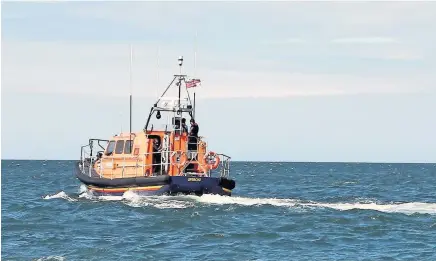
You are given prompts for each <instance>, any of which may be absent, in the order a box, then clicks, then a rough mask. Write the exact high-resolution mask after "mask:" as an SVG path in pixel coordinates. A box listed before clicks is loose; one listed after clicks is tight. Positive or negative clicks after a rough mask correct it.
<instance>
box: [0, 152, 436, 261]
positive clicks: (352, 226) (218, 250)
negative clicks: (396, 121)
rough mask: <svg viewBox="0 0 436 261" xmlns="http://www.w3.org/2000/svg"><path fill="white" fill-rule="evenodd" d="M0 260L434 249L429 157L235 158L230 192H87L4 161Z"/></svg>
mask: <svg viewBox="0 0 436 261" xmlns="http://www.w3.org/2000/svg"><path fill="white" fill-rule="evenodd" d="M1 169H2V187H1V188H2V205H1V207H2V260H34V259H35V260H36V259H39V260H436V187H435V185H436V164H351V163H244V162H237V163H234V164H233V167H232V172H231V175H232V176H233V177H234V178H235V179H236V182H237V188H236V189H235V190H234V196H233V197H221V196H203V197H195V196H192V197H191V196H180V197H139V196H137V195H135V194H133V193H126V194H125V195H124V196H123V197H118V198H113V199H112V200H110V199H109V198H92V197H91V196H89V194H88V193H87V192H86V191H85V189H84V187H83V186H81V185H80V183H79V182H78V181H77V180H76V179H75V178H74V177H73V175H72V170H73V162H71V161H6V160H3V161H2V168H1Z"/></svg>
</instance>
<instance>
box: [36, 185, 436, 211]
mask: <svg viewBox="0 0 436 261" xmlns="http://www.w3.org/2000/svg"><path fill="white" fill-rule="evenodd" d="M43 198H44V199H64V200H68V201H71V202H74V201H78V200H80V199H82V200H93V201H122V202H123V203H125V204H127V205H129V206H131V207H154V208H159V209H165V208H174V209H183V208H192V207H195V206H198V205H218V206H219V205H234V206H274V207H285V208H329V209H335V210H339V211H348V210H356V209H358V210H375V211H380V212H385V213H403V214H415V213H419V214H432V215H436V203H423V202H410V203H393V204H380V203H375V202H368V203H346V202H344V203H343V202H338V203H322V202H303V201H301V200H298V199H281V198H248V197H237V196H232V197H227V196H219V195H203V196H201V197H198V196H186V195H183V196H140V195H138V194H136V193H134V192H131V191H127V192H126V193H124V195H123V196H107V197H95V196H93V195H92V194H90V193H89V192H88V191H87V189H86V187H85V186H81V187H80V189H79V195H78V197H77V198H74V197H71V196H69V195H68V194H66V193H65V192H64V191H61V192H59V193H56V194H54V195H46V196H45V197H43Z"/></svg>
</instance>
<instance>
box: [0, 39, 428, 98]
mask: <svg viewBox="0 0 436 261" xmlns="http://www.w3.org/2000/svg"><path fill="white" fill-rule="evenodd" d="M134 53H135V57H134V63H133V92H134V95H136V96H143V97H146V96H148V97H156V91H157V89H159V91H163V89H164V88H165V86H166V85H167V84H168V83H169V82H170V81H171V79H172V75H173V74H174V73H178V67H177V57H178V56H179V55H180V53H178V52H177V51H174V50H171V49H164V50H161V54H162V55H161V60H160V64H161V67H160V71H159V77H160V80H159V82H158V81H157V74H158V71H157V68H156V67H157V66H156V64H157V48H156V46H152V45H149V44H143V45H135V46H134ZM182 54H183V53H182ZM203 56H207V54H203ZM228 60H229V58H228V57H221V61H219V62H226V61H228ZM211 62H213V61H211ZM253 62H254V61H252V60H246V61H244V63H245V65H246V66H247V67H248V69H249V68H250V67H249V66H250V64H252V63H253ZM185 64H186V68H185V69H184V70H185V71H186V72H187V73H188V75H192V73H193V66H192V64H193V61H192V57H189V56H188V55H185ZM199 64H201V66H200V67H199V68H197V77H199V78H201V79H202V81H203V84H202V87H200V88H198V89H197V91H198V93H199V95H201V97H202V98H218V97H284V96H307V95H343V94H358V93H383V92H391V93H399V92H419V91H429V90H434V87H432V86H431V85H430V83H431V82H432V81H434V78H435V77H434V76H429V75H424V76H423V75H408V76H407V77H398V76H396V77H393V76H384V77H382V78H380V77H367V76H365V77H363V76H359V75H340V74H333V75H329V74H320V73H306V74H304V73H296V72H294V73H291V72H288V73H287V72H274V71H272V70H269V71H264V72H256V71H250V70H246V71H244V72H241V71H229V70H216V69H212V65H213V64H211V63H209V62H203V61H202V60H201V59H199ZM2 66H3V68H2V69H3V72H2V76H3V79H2V88H3V90H6V91H19V92H55V93H82V94H93V95H100V96H106V95H115V96H126V95H128V92H129V88H128V86H129V71H128V68H129V46H128V45H126V44H78V43H76V44H72V43H59V42H45V43H17V42H7V43H3V46H2ZM417 83H419V85H417ZM416 86H419V89H418V88H417V87H416ZM174 95H175V94H174Z"/></svg>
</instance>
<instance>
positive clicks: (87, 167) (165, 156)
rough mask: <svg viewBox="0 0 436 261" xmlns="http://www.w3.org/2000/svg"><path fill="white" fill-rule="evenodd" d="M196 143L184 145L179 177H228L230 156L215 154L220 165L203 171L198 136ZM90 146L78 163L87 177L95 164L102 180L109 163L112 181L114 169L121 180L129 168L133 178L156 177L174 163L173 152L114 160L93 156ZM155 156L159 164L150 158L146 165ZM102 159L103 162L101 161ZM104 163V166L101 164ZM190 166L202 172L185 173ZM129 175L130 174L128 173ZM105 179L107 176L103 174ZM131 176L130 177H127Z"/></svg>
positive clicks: (112, 158)
mask: <svg viewBox="0 0 436 261" xmlns="http://www.w3.org/2000/svg"><path fill="white" fill-rule="evenodd" d="M197 138H198V139H197V142H196V143H188V142H187V143H186V144H187V148H186V150H183V149H182V151H184V153H186V157H187V160H186V161H185V162H184V164H182V165H183V166H182V167H181V168H179V173H178V174H179V175H181V176H186V175H198V176H209V177H210V176H211V175H212V174H213V173H215V172H218V173H219V176H220V177H229V175H230V159H231V157H230V156H227V155H225V154H221V153H217V154H216V155H217V156H218V157H219V158H220V164H219V166H218V167H217V169H215V170H210V169H209V170H207V171H206V169H205V166H204V165H203V164H202V163H203V162H202V160H201V159H198V157H197V156H198V148H199V146H200V143H201V142H203V141H204V140H203V137H201V136H199V137H197ZM188 144H191V145H192V144H196V145H197V148H196V149H194V150H189V149H188ZM204 149H205V153H206V155H207V153H208V151H207V147H205V148H204ZM89 150H92V145H91V146H90V145H85V146H82V147H81V153H80V162H81V164H80V165H81V166H80V169H81V171H82V172H83V173H84V174H85V173H86V174H87V175H88V176H89V177H91V176H92V168H93V167H94V164H95V163H97V164H99V165H98V166H97V170H98V172H97V173H98V176H99V177H100V178H103V172H104V169H105V165H104V164H107V163H109V164H110V166H111V172H110V174H109V175H110V178H111V179H114V178H116V176H117V175H119V174H116V173H114V172H115V170H116V169H120V168H122V170H121V175H120V177H121V178H124V177H125V176H126V173H127V169H129V168H134V172H135V173H134V177H144V176H156V175H162V174H165V173H167V171H168V170H169V167H170V166H171V165H174V164H176V163H174V162H171V161H172V160H171V157H172V156H173V154H174V153H176V152H177V151H174V150H161V151H157V152H148V153H143V154H139V155H131V156H130V155H123V156H122V157H120V158H114V157H110V158H107V157H104V156H103V155H101V156H100V155H99V154H98V153H97V155H95V154H94V155H93V153H92V151H89ZM190 153H192V155H191V157H188V156H189V154H190ZM155 154H161V158H160V162H155V161H154V160H153V158H154V157H152V162H151V163H147V162H146V159H148V158H149V156H154V155H155ZM102 159H103V161H102ZM108 160H109V161H108ZM103 163H104V164H103ZM114 164H116V166H115V167H114ZM190 164H198V165H199V166H200V169H203V171H202V172H189V171H186V169H187V167H188V166H189V165H190ZM156 166H159V167H160V168H159V169H158V171H154V170H155V167H156ZM150 168H151V173H149V172H148V171H147V173H146V172H145V169H150ZM139 170H140V173H138V171H139ZM129 173H131V172H129ZM104 175H105V176H106V177H107V174H104ZM129 176H131V175H129Z"/></svg>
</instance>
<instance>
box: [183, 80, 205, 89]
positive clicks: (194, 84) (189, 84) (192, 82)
mask: <svg viewBox="0 0 436 261" xmlns="http://www.w3.org/2000/svg"><path fill="white" fill-rule="evenodd" d="M197 83H198V84H200V85H201V80H200V79H192V80H190V81H187V82H186V88H194V87H197Z"/></svg>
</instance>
